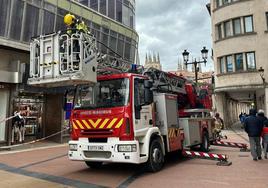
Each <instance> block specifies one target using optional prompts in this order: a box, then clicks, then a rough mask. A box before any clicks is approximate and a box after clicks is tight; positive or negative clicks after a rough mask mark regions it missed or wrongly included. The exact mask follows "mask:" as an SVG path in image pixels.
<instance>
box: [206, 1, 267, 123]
mask: <svg viewBox="0 0 268 188" xmlns="http://www.w3.org/2000/svg"><path fill="white" fill-rule="evenodd" d="M207 7H209V11H210V14H211V25H212V42H213V60H214V67H215V75H216V78H215V103H216V104H215V108H216V110H217V111H218V112H219V113H220V114H221V115H222V116H223V118H224V121H225V124H226V126H229V125H231V124H232V123H234V122H235V121H237V120H238V115H239V113H240V112H248V110H249V108H252V107H255V108H257V109H264V110H265V112H266V115H268V114H267V113H268V88H267V82H266V81H268V77H267V75H268V74H267V72H268V63H267V60H268V45H267V44H268V1H267V0H211V1H210V4H209V5H208V6H207ZM260 68H262V69H263V70H264V75H263V79H262V78H261V74H260V71H259V70H262V69H260ZM264 79H266V80H264Z"/></svg>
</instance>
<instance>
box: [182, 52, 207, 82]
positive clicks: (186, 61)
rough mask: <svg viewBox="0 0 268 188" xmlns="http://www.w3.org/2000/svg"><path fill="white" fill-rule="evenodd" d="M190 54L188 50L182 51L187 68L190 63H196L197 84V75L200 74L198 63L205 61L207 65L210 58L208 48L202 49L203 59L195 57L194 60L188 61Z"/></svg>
mask: <svg viewBox="0 0 268 188" xmlns="http://www.w3.org/2000/svg"><path fill="white" fill-rule="evenodd" d="M189 54H190V53H189V52H188V51H187V50H184V52H183V53H182V56H183V61H184V64H185V65H186V68H187V65H190V64H192V65H194V72H195V83H196V84H197V76H198V71H199V67H197V64H201V63H204V64H205V65H206V63H207V58H208V49H206V47H203V49H202V50H201V55H202V59H203V61H196V59H195V60H194V61H193V62H188V61H189Z"/></svg>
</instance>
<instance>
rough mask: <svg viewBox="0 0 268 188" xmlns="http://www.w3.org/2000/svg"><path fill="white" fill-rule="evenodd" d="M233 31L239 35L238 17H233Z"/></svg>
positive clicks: (239, 24)
mask: <svg viewBox="0 0 268 188" xmlns="http://www.w3.org/2000/svg"><path fill="white" fill-rule="evenodd" d="M233 31H234V35H239V34H241V32H242V31H241V19H240V18H236V19H233Z"/></svg>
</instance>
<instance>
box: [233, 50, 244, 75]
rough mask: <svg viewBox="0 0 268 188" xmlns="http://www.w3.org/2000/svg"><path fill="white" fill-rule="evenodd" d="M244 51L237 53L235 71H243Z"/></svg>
mask: <svg viewBox="0 0 268 188" xmlns="http://www.w3.org/2000/svg"><path fill="white" fill-rule="evenodd" d="M243 69H244V66H243V53H239V54H235V71H243Z"/></svg>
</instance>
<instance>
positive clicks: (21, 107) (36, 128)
mask: <svg viewBox="0 0 268 188" xmlns="http://www.w3.org/2000/svg"><path fill="white" fill-rule="evenodd" d="M42 104H43V101H42V100H41V99H32V98H24V97H23V98H17V99H15V101H14V109H17V110H18V111H19V112H20V114H21V116H22V117H23V119H24V127H25V137H26V138H25V139H26V140H27V136H28V138H29V137H30V136H31V137H33V138H34V137H41V132H42V120H41V118H42V117H41V116H42ZM28 140H29V139H28Z"/></svg>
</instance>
